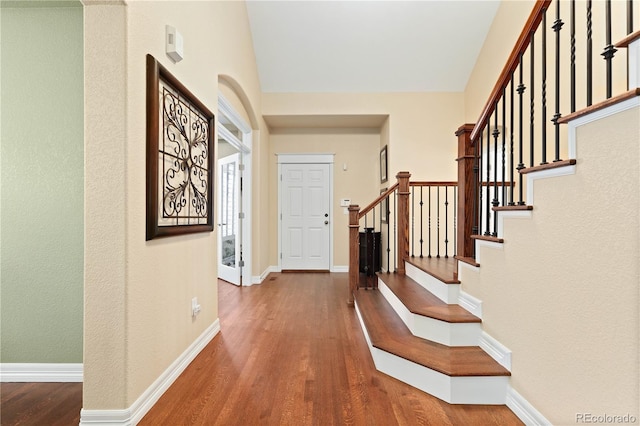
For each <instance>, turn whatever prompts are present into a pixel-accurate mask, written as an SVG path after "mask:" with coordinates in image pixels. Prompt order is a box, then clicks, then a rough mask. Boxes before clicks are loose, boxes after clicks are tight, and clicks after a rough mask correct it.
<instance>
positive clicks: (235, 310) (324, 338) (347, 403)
mask: <svg viewBox="0 0 640 426" xmlns="http://www.w3.org/2000/svg"><path fill="white" fill-rule="evenodd" d="M218 287H219V304H220V309H219V316H220V321H221V327H222V331H221V332H220V334H219V335H218V336H216V337H215V338H214V339H213V341H212V342H211V343H210V344H209V345H207V347H206V348H205V349H204V350H203V351H202V352H201V353H200V354H199V355H198V357H196V359H195V360H194V361H193V362H192V363H191V365H190V366H189V367H188V368H187V369H186V370H185V371H184V373H183V374H182V375H181V376H180V377H179V378H178V379H177V380H176V382H175V383H174V384H173V386H171V387H170V388H169V389H168V390H167V392H166V393H165V394H164V395H163V396H162V397H161V398H160V400H159V401H158V403H157V404H156V405H155V406H154V407H153V408H152V409H151V410H150V411H149V413H147V415H146V416H145V417H144V419H142V421H141V422H140V424H141V425H153V426H157V425H172V426H173V425H385V426H387V425H465V426H467V425H486V426H489V425H521V424H522V423H521V422H520V421H519V420H518V419H517V418H516V416H515V415H514V414H513V413H512V412H511V411H510V410H509V409H508V408H507V407H505V406H468V405H450V404H447V403H444V402H442V401H440V400H438V399H436V398H434V397H431V396H429V395H427V394H425V393H423V392H420V391H418V390H416V389H414V388H412V387H410V386H408V385H406V384H404V383H402V382H400V381H397V380H395V379H393V378H391V377H389V376H387V375H385V374H382V373H380V372H378V371H376V369H375V366H374V365H373V361H372V359H371V356H370V354H369V350H368V348H367V345H366V342H365V340H364V336H363V334H362V331H361V329H360V325H359V323H358V320H357V317H356V314H355V310H354V309H353V308H350V307H348V306H347V304H346V300H347V287H348V285H347V274H313V273H300V274H299V273H289V274H271V275H270V276H269V278H267V280H266V281H265V282H264V283H263V284H261V285H258V286H253V287H244V288H242V287H235V286H233V285H231V284H228V283H225V282H222V281H219V282H218ZM0 388H1V393H2V398H1V400H2V406H1V412H2V414H1V416H2V417H1V419H2V420H1V424H2V425H3V426H10V425H11V426H14V425H29V426H31V425H34V426H35V425H38V426H40V425H56V426H67V425H77V424H78V422H79V417H80V416H79V414H80V408H81V405H82V384H81V383H2V384H1V385H0Z"/></svg>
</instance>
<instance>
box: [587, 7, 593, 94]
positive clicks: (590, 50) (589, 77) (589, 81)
mask: <svg viewBox="0 0 640 426" xmlns="http://www.w3.org/2000/svg"><path fill="white" fill-rule="evenodd" d="M592 103H593V14H592V12H591V0H587V106H591V104H592Z"/></svg>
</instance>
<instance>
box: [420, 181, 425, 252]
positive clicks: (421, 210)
mask: <svg viewBox="0 0 640 426" xmlns="http://www.w3.org/2000/svg"><path fill="white" fill-rule="evenodd" d="M423 190H424V186H421V187H420V259H422V258H423V257H424V256H423V254H422V246H423V245H424V238H423V235H422V230H423V226H422V219H423V218H424V212H423V211H424V207H423V206H424V202H423V201H422V193H423Z"/></svg>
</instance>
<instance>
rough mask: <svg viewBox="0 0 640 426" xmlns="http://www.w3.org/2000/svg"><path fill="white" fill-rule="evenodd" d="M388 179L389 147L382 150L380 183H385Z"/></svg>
mask: <svg viewBox="0 0 640 426" xmlns="http://www.w3.org/2000/svg"><path fill="white" fill-rule="evenodd" d="M387 180H388V177H387V146H386V145H385V146H384V148H382V149H381V150H380V183H385V182H386V181H387Z"/></svg>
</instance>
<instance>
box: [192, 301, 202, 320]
mask: <svg viewBox="0 0 640 426" xmlns="http://www.w3.org/2000/svg"><path fill="white" fill-rule="evenodd" d="M199 313H200V305H199V304H198V298H197V297H194V298H193V299H191V316H193V317H195V316H197V315H198V314H199Z"/></svg>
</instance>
